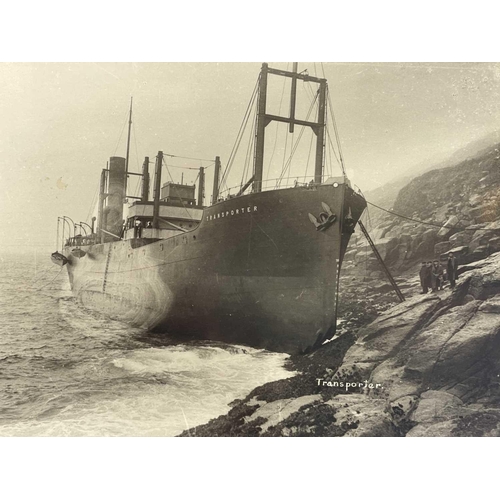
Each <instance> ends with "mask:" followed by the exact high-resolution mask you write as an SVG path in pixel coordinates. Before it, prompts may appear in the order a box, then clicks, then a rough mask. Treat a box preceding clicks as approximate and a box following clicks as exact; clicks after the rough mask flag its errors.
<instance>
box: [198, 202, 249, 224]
mask: <svg viewBox="0 0 500 500" xmlns="http://www.w3.org/2000/svg"><path fill="white" fill-rule="evenodd" d="M253 211H254V212H257V205H254V206H253ZM251 212H252V207H246V213H247V214H249V213H251ZM244 213H245V207H243V208H236V209H234V210H231V211H229V210H226V211H225V212H218V213H216V214H211V215H207V216H206V220H207V221H209V220H214V219H220V218H221V217H229V215H239V214H244Z"/></svg>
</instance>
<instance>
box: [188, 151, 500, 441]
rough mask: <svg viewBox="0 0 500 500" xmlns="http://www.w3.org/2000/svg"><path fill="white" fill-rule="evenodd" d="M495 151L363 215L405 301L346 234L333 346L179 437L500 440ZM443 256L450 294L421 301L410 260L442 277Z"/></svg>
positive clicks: (412, 186)
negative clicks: (433, 266)
mask: <svg viewBox="0 0 500 500" xmlns="http://www.w3.org/2000/svg"><path fill="white" fill-rule="evenodd" d="M499 147H500V145H496V146H493V147H490V148H486V149H485V150H483V151H482V152H481V153H479V154H477V155H476V156H475V157H473V158H468V159H467V160H465V161H462V162H461V163H460V164H458V165H455V166H452V167H449V168H443V169H436V170H431V171H428V172H427V173H425V174H424V175H421V176H420V177H417V178H414V179H413V180H411V182H409V183H408V184H407V185H406V186H405V187H403V188H402V189H401V190H400V191H399V194H398V195H397V197H395V195H394V196H393V195H391V196H390V197H388V198H387V197H386V198H387V200H386V201H387V203H389V200H391V202H392V201H394V199H395V201H394V211H393V212H391V210H388V211H383V210H380V209H378V208H376V207H375V206H369V209H368V210H367V213H366V215H365V216H364V217H365V220H364V225H365V226H366V227H367V229H368V232H369V233H370V236H371V238H372V240H373V241H374V243H375V245H376V246H377V248H378V251H379V253H380V254H381V256H382V258H383V260H384V263H385V265H386V266H387V267H388V268H389V269H390V271H391V273H392V274H393V276H394V278H395V280H396V283H397V284H398V286H399V288H400V289H401V291H402V293H403V294H404V296H405V298H406V301H405V302H403V303H399V301H398V298H397V296H396V294H395V292H394V290H393V289H392V286H391V285H390V284H389V283H388V280H387V278H386V277H385V275H384V273H383V270H382V268H381V265H380V263H379V262H378V260H377V259H376V258H375V256H374V255H373V253H372V251H371V249H370V246H369V245H368V243H367V241H366V239H365V238H364V236H363V234H361V232H360V231H356V232H355V233H354V234H353V235H352V237H351V240H350V243H349V247H348V248H347V251H346V254H345V256H344V260H343V266H342V274H341V277H340V293H339V302H338V317H339V319H338V322H337V333H336V336H335V337H334V338H333V340H331V341H330V342H328V343H326V344H324V345H323V346H322V347H321V348H320V349H318V350H316V351H314V352H312V353H310V354H307V355H301V356H293V357H291V358H290V359H289V360H288V368H289V369H290V370H292V371H294V372H297V375H295V376H293V377H292V378H290V379H286V380H280V381H277V382H271V383H269V384H266V385H263V386H261V387H257V388H256V389H254V390H253V391H252V392H251V393H250V394H249V395H248V396H247V397H246V398H244V399H243V400H238V401H235V402H234V403H233V405H232V409H231V410H230V411H229V413H228V414H227V415H223V416H220V417H218V418H216V419H214V420H212V421H210V422H209V423H208V424H206V425H201V426H199V427H196V428H194V429H190V430H189V431H186V432H184V433H183V434H182V435H183V436H188V435H196V436H408V437H413V436H499V435H500V315H499V314H498V313H500V253H496V252H500V195H499V194H498V193H500V155H499V154H498V148H499ZM396 184H397V183H396ZM393 187H394V189H396V188H397V189H399V187H400V186H399V184H397V185H395V186H393ZM401 187H402V186H401ZM394 189H393V190H392V191H391V193H392V192H395V191H394ZM380 194H381V193H379V195H380ZM382 194H383V193H382ZM379 198H380V200H378V199H377V202H378V203H380V205H384V198H383V197H380V196H379ZM368 201H369V199H368ZM385 208H387V209H389V208H390V207H389V206H388V205H385ZM396 214H399V215H402V216H403V217H400V216H399V215H396ZM404 217H406V218H404ZM450 251H453V252H454V253H455V256H456V258H457V260H458V264H459V268H458V276H459V278H458V282H457V286H456V287H455V289H453V290H452V289H451V288H450V287H449V285H448V284H447V283H446V284H445V288H444V290H440V291H437V292H431V293H428V294H422V293H421V292H422V289H421V287H420V279H419V276H418V274H419V269H420V265H421V261H429V260H441V263H442V265H443V267H444V269H445V270H446V259H447V255H448V252H450Z"/></svg>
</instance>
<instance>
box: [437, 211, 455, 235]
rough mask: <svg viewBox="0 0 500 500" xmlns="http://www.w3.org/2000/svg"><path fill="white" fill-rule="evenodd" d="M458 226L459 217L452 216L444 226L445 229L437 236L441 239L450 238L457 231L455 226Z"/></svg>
mask: <svg viewBox="0 0 500 500" xmlns="http://www.w3.org/2000/svg"><path fill="white" fill-rule="evenodd" d="M457 225H458V217H457V216H456V215H452V216H451V217H450V218H449V219H448V220H447V221H446V222H445V223H444V225H443V227H442V228H441V229H440V230H439V231H438V233H437V235H438V237H440V238H444V237H446V236H449V235H450V234H452V233H453V232H455V231H456V230H457V229H456V227H455V226H457Z"/></svg>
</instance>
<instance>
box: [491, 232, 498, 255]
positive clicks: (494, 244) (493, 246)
mask: <svg viewBox="0 0 500 500" xmlns="http://www.w3.org/2000/svg"><path fill="white" fill-rule="evenodd" d="M489 245H490V251H491V252H492V253H493V252H500V236H495V237H494V238H491V240H490V241H489Z"/></svg>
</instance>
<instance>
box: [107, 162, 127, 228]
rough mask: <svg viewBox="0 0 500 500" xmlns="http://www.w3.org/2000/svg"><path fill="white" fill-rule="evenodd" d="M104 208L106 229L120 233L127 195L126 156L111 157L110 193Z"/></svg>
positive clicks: (109, 173)
mask: <svg viewBox="0 0 500 500" xmlns="http://www.w3.org/2000/svg"><path fill="white" fill-rule="evenodd" d="M107 194H108V195H107V199H106V201H107V203H106V208H105V209H104V220H105V226H106V227H105V230H106V231H107V232H109V233H112V234H120V233H121V231H122V224H123V199H124V197H125V158H121V157H119V156H112V157H111V158H110V159H109V172H108V193H107Z"/></svg>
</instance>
